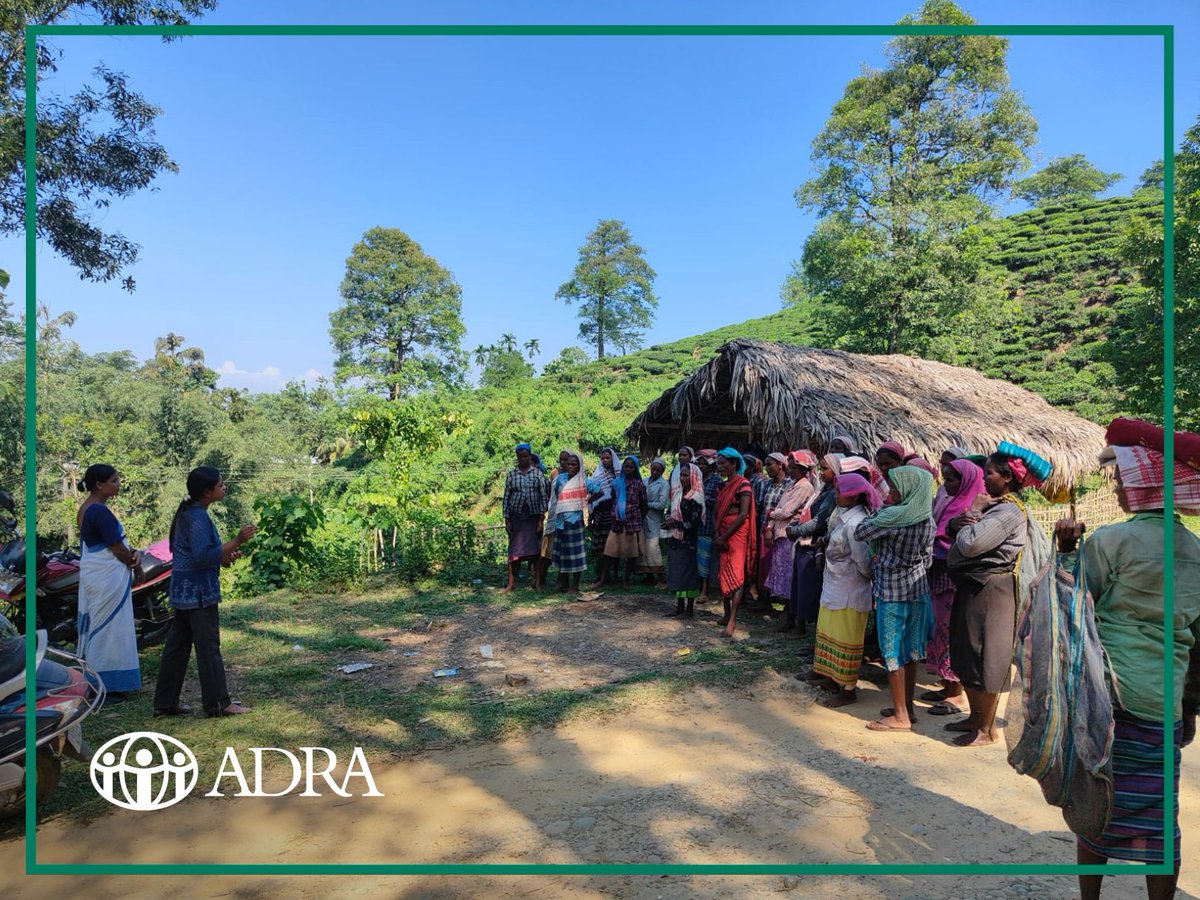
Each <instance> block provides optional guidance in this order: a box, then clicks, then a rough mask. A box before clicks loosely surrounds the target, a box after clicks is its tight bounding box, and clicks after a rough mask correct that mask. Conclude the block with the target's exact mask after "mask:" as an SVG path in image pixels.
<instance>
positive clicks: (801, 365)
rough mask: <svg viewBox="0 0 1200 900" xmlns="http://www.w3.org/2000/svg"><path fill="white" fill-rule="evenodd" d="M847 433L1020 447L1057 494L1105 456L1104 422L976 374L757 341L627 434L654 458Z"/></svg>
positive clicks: (804, 442) (921, 443) (670, 396)
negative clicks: (1046, 466) (1035, 458)
mask: <svg viewBox="0 0 1200 900" xmlns="http://www.w3.org/2000/svg"><path fill="white" fill-rule="evenodd" d="M837 434H846V435H849V436H850V437H852V438H854V439H855V440H856V441H857V442H858V445H859V447H860V448H861V449H862V450H865V451H868V452H870V451H871V450H873V449H874V448H876V447H878V446H879V445H880V444H881V443H883V442H884V441H888V440H897V441H900V442H901V443H902V444H904V446H905V447H907V448H909V449H910V450H912V451H915V452H917V453H921V454H923V455H924V456H925V457H926V458H927V459H929V460H931V461H936V460H937V459H938V457H939V456H940V455H941V453H942V451H943V450H945V449H946V448H947V447H951V446H960V447H964V448H966V449H968V450H970V451H971V452H972V453H989V452H992V451H994V450H995V449H996V446H997V445H998V444H999V443H1000V442H1001V441H1004V440H1009V441H1013V442H1015V443H1017V444H1020V445H1021V446H1024V447H1028V448H1029V449H1030V450H1033V451H1034V452H1035V453H1039V454H1041V455H1042V456H1044V457H1046V458H1047V459H1049V460H1050V461H1051V462H1053V463H1054V474H1053V475H1052V476H1051V478H1050V480H1049V481H1048V482H1047V484H1046V485H1045V487H1044V491H1045V493H1046V494H1047V495H1052V494H1061V493H1062V492H1064V491H1066V490H1067V489H1069V488H1070V487H1071V486H1072V485H1073V484H1074V483H1075V482H1076V481H1077V480H1078V479H1079V478H1080V477H1082V476H1083V475H1086V474H1088V473H1091V472H1094V471H1096V469H1097V468H1098V466H1097V464H1096V457H1097V456H1098V454H1099V453H1100V451H1101V450H1102V449H1103V448H1104V430H1103V429H1102V428H1100V427H1099V426H1098V425H1095V424H1093V423H1091V422H1088V421H1087V420H1085V419H1081V418H1080V417H1079V416H1076V415H1074V414H1072V413H1069V412H1065V411H1063V410H1060V409H1055V408H1054V407H1053V406H1051V405H1050V404H1049V403H1047V402H1046V401H1045V400H1043V399H1042V398H1041V397H1039V396H1037V395H1036V394H1032V393H1030V392H1029V391H1027V390H1025V389H1023V388H1019V387H1017V386H1016V385H1012V384H1009V383H1008V382H1006V381H998V380H996V379H993V378H987V377H985V376H983V375H980V374H979V373H978V372H975V371H972V370H971V369H964V368H960V367H958V366H949V365H946V364H945V363H939V362H930V361H928V360H923V359H917V358H915V357H911V356H897V355H892V356H864V355H860V354H857V353H846V352H844V351H841V350H822V349H817V348H813V347H795V346H792V345H789V344H775V343H769V342H767V341H752V340H735V341H730V342H729V343H728V344H725V345H724V346H723V347H721V348H720V349H719V350H717V356H716V359H714V360H713V361H712V362H710V363H708V364H707V365H705V366H703V367H702V368H700V369H699V370H697V371H696V372H694V373H693V374H692V375H690V376H689V377H687V378H685V379H683V380H682V381H680V382H679V383H678V384H677V385H675V387H673V388H671V389H670V390H669V391H666V392H665V393H664V394H663V395H662V396H661V397H659V398H658V399H657V400H655V401H654V402H653V403H651V404H650V405H649V406H648V407H646V410H645V412H643V413H642V414H641V415H640V416H638V417H637V418H636V419H634V421H633V424H632V425H630V426H629V428H628V429H626V431H625V436H626V438H627V439H628V440H629V442H630V443H632V444H637V445H638V446H639V447H641V449H642V452H643V453H645V454H647V455H652V454H656V453H659V452H661V451H663V450H674V449H676V448H678V447H679V446H681V445H683V444H690V445H692V446H694V447H701V446H704V447H723V446H725V445H727V444H728V445H733V446H745V445H746V444H747V443H750V442H752V441H756V442H758V443H761V444H762V445H763V446H765V447H767V448H768V449H771V450H776V449H797V448H800V447H807V448H809V449H811V450H814V451H816V452H818V453H823V452H825V451H826V450H827V448H828V447H829V443H830V441H831V440H832V439H833V437H834V436H835V435H837Z"/></svg>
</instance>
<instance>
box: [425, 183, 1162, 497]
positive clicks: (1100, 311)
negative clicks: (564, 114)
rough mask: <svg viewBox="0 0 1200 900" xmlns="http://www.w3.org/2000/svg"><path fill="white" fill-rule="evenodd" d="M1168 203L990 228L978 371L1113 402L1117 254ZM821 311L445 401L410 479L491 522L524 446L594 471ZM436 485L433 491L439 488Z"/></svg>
mask: <svg viewBox="0 0 1200 900" xmlns="http://www.w3.org/2000/svg"><path fill="white" fill-rule="evenodd" d="M1161 214H1162V197H1161V195H1157V194H1152V193H1151V194H1148V195H1147V194H1139V195H1138V196H1135V197H1115V198H1110V199H1106V200H1095V201H1083V202H1076V203H1073V204H1068V205H1061V206H1052V207H1043V208H1039V209H1033V210H1030V211H1028V212H1024V213H1020V214H1018V215H1015V216H1011V217H1009V218H1006V219H1001V220H998V221H996V222H993V223H990V224H989V225H988V226H987V228H988V230H989V232H990V233H991V237H992V239H993V242H994V243H993V248H992V250H991V253H990V259H991V261H992V263H993V264H994V265H995V266H996V267H997V268H998V270H1000V271H1001V273H1002V275H1003V281H1004V284H1005V289H1006V293H1007V298H1008V303H1007V306H1006V309H1005V317H1004V321H1005V323H1006V325H1007V327H1006V328H1005V329H1004V330H1003V331H1002V332H1001V334H1000V335H999V339H998V342H997V347H996V350H995V353H994V355H993V356H992V358H991V359H981V360H980V364H979V368H980V369H981V371H983V372H985V373H986V374H988V375H991V376H993V377H997V378H1004V379H1006V380H1009V381H1012V382H1014V383H1016V384H1020V385H1022V386H1024V387H1026V388H1028V389H1029V390H1032V391H1034V392H1035V393H1038V394H1040V395H1041V396H1043V397H1045V398H1046V399H1047V400H1049V401H1050V402H1051V403H1053V404H1055V405H1057V406H1063V407H1066V408H1069V409H1072V410H1073V411H1075V412H1077V413H1079V414H1080V415H1082V416H1085V417H1087V418H1090V419H1093V420H1096V421H1101V420H1103V419H1104V418H1105V417H1106V416H1110V415H1111V414H1112V413H1113V411H1114V409H1115V408H1116V407H1117V405H1118V404H1117V402H1116V401H1117V399H1118V395H1117V394H1116V393H1115V391H1114V389H1113V388H1112V387H1111V384H1110V377H1111V373H1112V368H1111V366H1110V365H1109V364H1108V363H1107V362H1105V346H1104V342H1105V336H1106V333H1107V331H1108V330H1109V329H1110V328H1111V326H1112V323H1113V321H1114V320H1115V318H1116V315H1117V310H1118V309H1119V306H1120V304H1121V303H1122V302H1123V301H1125V300H1126V299H1127V298H1128V297H1129V296H1131V293H1132V292H1134V291H1137V290H1139V288H1138V287H1137V285H1136V279H1135V277H1134V275H1133V273H1132V272H1131V271H1130V270H1129V269H1128V267H1126V266H1125V265H1124V264H1123V263H1122V262H1121V260H1120V257H1119V253H1118V249H1119V245H1120V242H1121V238H1122V232H1123V228H1124V223H1125V222H1126V221H1128V219H1129V217H1131V216H1146V217H1153V216H1161ZM814 314H815V315H819V314H820V313H819V306H818V307H817V308H816V311H815V312H813V311H805V310H802V309H799V308H786V309H784V310H782V311H780V312H777V313H774V314H772V315H768V316H763V317H761V318H756V319H750V320H748V321H745V322H741V323H739V324H736V325H729V326H726V327H724V328H719V329H717V330H715V331H709V332H706V333H704V334H699V335H693V336H691V337H686V338H683V339H681V340H678V341H674V342H672V343H668V344H659V345H655V346H652V347H648V348H646V349H644V350H640V351H638V352H636V353H630V354H628V355H625V356H615V357H608V358H606V359H604V360H597V361H593V362H590V363H586V364H583V365H578V366H574V367H571V368H568V369H566V370H564V371H561V372H557V373H555V374H553V375H545V376H542V377H538V378H531V379H527V380H520V381H517V382H515V383H513V384H510V385H507V386H504V387H500V388H486V389H480V390H476V391H472V392H468V393H467V394H465V395H462V396H461V397H458V398H455V399H453V400H447V401H446V403H447V404H449V405H451V406H452V407H453V409H454V411H455V412H456V414H458V415H460V416H462V417H465V419H467V420H469V422H470V425H469V426H467V427H466V428H464V429H462V430H461V431H460V432H459V433H458V434H457V435H455V436H454V437H453V438H451V439H450V440H449V441H448V442H447V444H446V445H445V446H444V447H442V449H441V450H439V451H437V452H436V453H434V454H432V455H431V456H430V457H429V458H428V459H426V460H422V461H421V463H420V464H419V466H418V468H417V470H416V471H415V472H414V478H415V479H416V480H418V481H419V482H421V483H425V484H428V485H429V486H430V489H431V490H436V491H438V493H440V494H441V497H440V499H442V500H450V501H451V502H454V503H456V504H458V505H460V507H461V508H462V509H463V511H464V512H467V513H468V514H469V515H472V516H477V515H484V516H487V517H488V518H492V517H494V516H496V515H497V514H498V512H497V507H496V500H497V498H498V497H499V494H500V492H501V490H502V487H503V474H504V472H505V470H506V468H507V467H508V466H509V465H510V462H509V454H510V451H511V448H512V447H513V445H514V444H516V443H518V442H519V441H525V440H527V441H530V442H531V443H532V444H533V446H534V448H535V450H538V451H540V452H543V453H545V454H547V455H548V457H549V458H548V459H547V460H546V462H547V465H548V467H549V466H552V465H553V463H554V460H555V459H556V458H557V454H558V451H559V450H560V449H561V448H563V447H574V448H577V449H579V450H580V451H581V452H582V453H583V454H584V456H585V458H586V459H587V460H588V464H589V466H593V465H595V462H596V458H597V456H598V454H599V451H600V450H601V449H602V448H603V447H608V446H613V447H616V448H618V449H621V447H622V442H621V434H622V432H623V431H624V430H625V428H626V427H627V426H628V425H629V423H630V422H631V421H632V420H633V418H634V417H635V416H637V415H638V413H640V412H641V411H642V410H643V409H644V408H645V406H646V405H647V404H648V403H649V402H650V401H651V400H653V399H654V398H655V397H657V396H658V395H659V394H661V393H662V392H663V391H664V390H666V389H667V388H668V387H670V386H671V385H673V384H674V383H675V382H677V381H678V380H679V379H680V378H682V377H684V376H685V375H688V374H690V373H691V372H693V371H695V369H697V368H698V367H700V366H701V365H703V364H704V363H706V362H707V361H708V360H709V359H711V357H712V354H713V351H715V350H716V349H717V348H718V347H720V346H721V345H722V344H724V343H725V342H727V341H729V340H732V339H733V338H738V337H750V338H758V339H761V340H773V341H784V342H790V343H805V342H806V335H808V334H809V333H811V331H812V329H810V328H809V327H808V323H809V321H810V319H809V317H810V316H812V315H814ZM435 485H436V487H435Z"/></svg>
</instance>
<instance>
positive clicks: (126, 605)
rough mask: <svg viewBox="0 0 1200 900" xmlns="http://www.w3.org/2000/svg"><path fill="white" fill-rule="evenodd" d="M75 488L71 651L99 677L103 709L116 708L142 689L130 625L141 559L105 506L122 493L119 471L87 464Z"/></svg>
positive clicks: (114, 517) (131, 623)
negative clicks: (74, 634) (79, 500)
mask: <svg viewBox="0 0 1200 900" xmlns="http://www.w3.org/2000/svg"><path fill="white" fill-rule="evenodd" d="M79 487H80V489H81V490H86V491H87V492H88V495H87V499H86V500H84V501H83V505H82V506H80V507H79V513H78V515H77V516H76V517H75V521H76V524H78V526H79V545H80V546H79V552H80V560H79V613H78V620H77V621H78V626H79V639H78V641H77V642H76V645H75V647H76V650H78V652H79V655H80V656H82V657H83V658H84V659H85V660H87V662H88V664H89V665H90V666H91V667H92V668H94V669H95V670H96V671H97V672H98V673H99V674H100V680H101V681H102V682H104V690H105V691H106V692H107V693H106V695H105V699H104V702H105V705H106V706H107V705H115V704H117V703H123V702H124V701H125V700H126V699H127V698H128V695H129V694H131V693H133V692H134V691H137V690H139V689H140V688H141V686H142V671H141V664H140V661H139V660H138V649H137V628H136V626H135V625H134V622H133V580H134V575H133V573H134V572H135V571H137V567H138V562H139V560H140V557H139V554H138V552H137V551H136V550H133V549H131V548H130V546H129V542H128V541H127V540H125V529H124V528H122V527H121V523H120V522H118V521H117V517H116V516H114V515H113V513H112V510H110V509H109V508H108V501H109V500H111V499H112V498H113V497H115V496H117V495H118V494H119V493H121V476H120V475H119V474H118V473H117V470H116V469H114V468H113V467H112V466H106V465H104V464H103V463H98V464H96V465H91V466H88V467H87V471H86V472H84V473H83V481H81V482H80V483H79Z"/></svg>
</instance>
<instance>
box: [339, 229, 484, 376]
mask: <svg viewBox="0 0 1200 900" xmlns="http://www.w3.org/2000/svg"><path fill="white" fill-rule="evenodd" d="M341 294H342V305H341V306H339V307H338V308H337V309H335V310H334V311H333V312H332V313H330V315H329V336H330V338H331V339H332V341H333V346H334V349H335V350H336V351H337V352H338V354H339V356H338V358H337V361H336V363H335V368H334V377H335V379H336V380H337V381H338V382H339V383H342V382H345V381H346V380H347V379H349V378H362V379H363V380H364V381H365V383H366V384H367V385H368V386H369V387H371V388H372V389H373V390H380V391H384V392H386V393H387V395H388V397H389V398H390V399H392V400H397V399H399V398H400V397H403V396H405V395H406V394H411V393H413V392H415V391H419V390H422V389H425V388H428V387H432V386H435V385H445V386H454V385H458V384H461V382H462V379H463V375H464V373H465V371H466V356H465V354H464V353H463V350H462V346H461V341H462V337H463V334H465V333H466V328H465V327H464V326H463V322H462V289H461V288H460V287H459V286H458V283H457V282H456V281H455V280H454V276H453V275H452V274H451V273H450V272H449V271H448V270H447V269H445V268H443V267H442V266H441V264H439V263H438V261H437V260H436V259H434V258H433V257H432V256H428V255H427V254H426V253H425V251H423V250H422V249H421V245H420V244H418V243H417V242H416V241H414V240H413V239H412V238H410V237H409V236H408V235H407V234H405V233H404V232H403V231H400V230H399V229H398V228H383V227H376V228H372V229H370V230H369V231H367V232H366V233H365V234H364V235H363V238H362V240H361V241H359V242H358V243H357V244H355V245H354V249H353V250H351V252H350V257H349V258H348V259H347V260H346V275H345V278H343V279H342V286H341Z"/></svg>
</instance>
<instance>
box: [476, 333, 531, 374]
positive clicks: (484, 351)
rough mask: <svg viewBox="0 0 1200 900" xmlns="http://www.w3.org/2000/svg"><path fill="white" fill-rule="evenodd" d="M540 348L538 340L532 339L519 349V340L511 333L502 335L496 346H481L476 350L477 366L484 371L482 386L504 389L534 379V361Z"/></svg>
mask: <svg viewBox="0 0 1200 900" xmlns="http://www.w3.org/2000/svg"><path fill="white" fill-rule="evenodd" d="M538 347H539V342H538V339H537V338H530V339H529V340H527V341H526V342H525V343H524V344H522V345H521V347H520V348H518V347H517V338H516V336H515V335H513V334H512V333H511V332H507V333H505V334H502V335H501V336H500V340H498V341H497V342H496V343H494V344H489V345H488V346H486V347H485V346H484V345H482V344H480V345H479V346H478V347H476V348H475V364H476V365H478V366H479V367H480V368H481V369H482V370H483V371H482V372H481V373H480V375H479V384H480V386H481V387H504V386H505V385H511V384H512V383H513V382H515V381H520V380H522V379H527V378H532V377H533V363H532V360H533V358H534V357H535V356H537V354H538V353H539V352H540V351H539V349H538ZM522 350H523V351H524V353H522ZM527 357H528V358H527Z"/></svg>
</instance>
